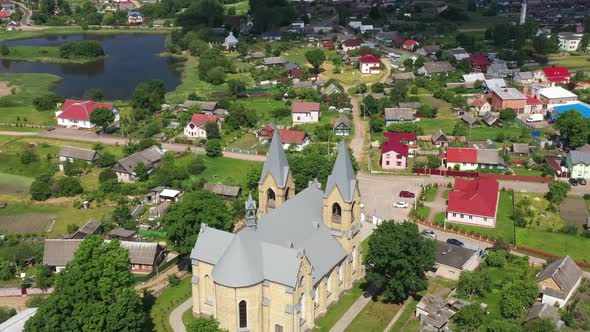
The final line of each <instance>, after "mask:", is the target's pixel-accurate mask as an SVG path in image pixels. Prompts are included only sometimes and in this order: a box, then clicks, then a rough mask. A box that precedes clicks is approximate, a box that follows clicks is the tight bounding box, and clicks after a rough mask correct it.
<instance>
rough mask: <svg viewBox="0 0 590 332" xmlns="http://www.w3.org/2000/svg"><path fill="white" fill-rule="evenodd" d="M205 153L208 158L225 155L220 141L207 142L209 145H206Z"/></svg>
mask: <svg viewBox="0 0 590 332" xmlns="http://www.w3.org/2000/svg"><path fill="white" fill-rule="evenodd" d="M205 153H206V154H207V157H210V158H217V157H221V156H222V155H223V152H222V149H221V143H220V142H219V140H216V139H210V140H207V143H205Z"/></svg>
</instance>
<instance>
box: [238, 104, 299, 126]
mask: <svg viewBox="0 0 590 332" xmlns="http://www.w3.org/2000/svg"><path fill="white" fill-rule="evenodd" d="M236 103H238V104H241V105H244V107H246V109H248V110H252V111H254V112H256V115H257V116H258V124H259V125H261V126H262V125H266V124H275V118H273V117H272V116H271V111H272V110H274V109H277V108H288V109H290V107H289V106H287V105H285V102H284V101H282V100H275V99H274V98H271V97H256V98H247V99H240V100H237V101H236ZM276 124H278V125H284V126H290V125H291V113H289V116H286V117H281V118H278V119H276Z"/></svg>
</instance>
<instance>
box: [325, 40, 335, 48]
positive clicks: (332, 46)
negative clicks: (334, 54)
mask: <svg viewBox="0 0 590 332" xmlns="http://www.w3.org/2000/svg"><path fill="white" fill-rule="evenodd" d="M322 46H323V47H324V48H334V46H336V45H334V42H333V41H325V42H323V43H322Z"/></svg>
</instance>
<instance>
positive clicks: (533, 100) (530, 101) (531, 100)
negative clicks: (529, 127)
mask: <svg viewBox="0 0 590 332" xmlns="http://www.w3.org/2000/svg"><path fill="white" fill-rule="evenodd" d="M526 104H527V105H541V104H542V102H541V101H540V100H539V99H537V98H533V97H529V96H527V97H526Z"/></svg>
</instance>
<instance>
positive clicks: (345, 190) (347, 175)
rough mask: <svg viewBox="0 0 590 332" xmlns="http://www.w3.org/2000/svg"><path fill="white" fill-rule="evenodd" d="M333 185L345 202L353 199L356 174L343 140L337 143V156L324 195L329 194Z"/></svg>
mask: <svg viewBox="0 0 590 332" xmlns="http://www.w3.org/2000/svg"><path fill="white" fill-rule="evenodd" d="M334 187H338V189H339V190H340V193H341V194H342V198H343V199H344V201H345V202H351V201H352V200H353V195H354V191H355V189H356V175H355V174H354V168H353V167H352V161H351V160H350V155H349V154H348V148H347V147H346V143H344V140H342V141H340V144H339V145H338V156H337V157H336V162H335V163H334V168H333V169H332V174H330V176H329V177H328V181H327V183H326V191H325V195H329V194H330V192H331V191H332V189H333V188H334Z"/></svg>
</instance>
